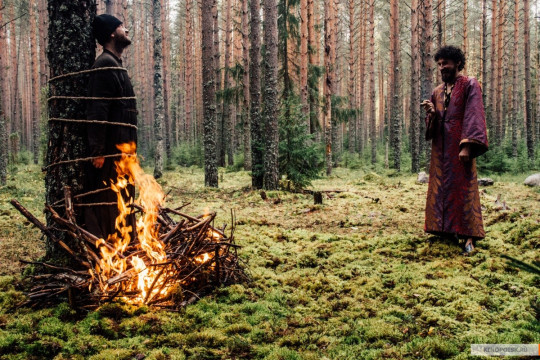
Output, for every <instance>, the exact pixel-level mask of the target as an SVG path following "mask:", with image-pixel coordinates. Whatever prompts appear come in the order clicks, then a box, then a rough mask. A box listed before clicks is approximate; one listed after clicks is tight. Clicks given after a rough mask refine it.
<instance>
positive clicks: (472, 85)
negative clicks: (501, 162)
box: [459, 78, 488, 159]
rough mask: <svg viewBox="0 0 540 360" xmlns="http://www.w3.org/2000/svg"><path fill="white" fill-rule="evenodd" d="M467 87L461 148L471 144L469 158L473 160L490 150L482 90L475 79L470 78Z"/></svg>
mask: <svg viewBox="0 0 540 360" xmlns="http://www.w3.org/2000/svg"><path fill="white" fill-rule="evenodd" d="M467 86H468V91H467V92H468V96H467V100H466V102H465V113H464V116H463V127H462V131H461V141H460V143H459V147H460V148H461V147H463V145H465V144H469V146H470V155H469V156H470V158H471V159H473V158H476V157H478V156H480V155H482V154H483V153H485V152H486V151H487V150H488V139H487V130H486V118H485V114H484V104H483V102H482V89H481V87H480V84H479V83H478V81H477V80H476V79H474V78H470V80H469V83H468V84H467Z"/></svg>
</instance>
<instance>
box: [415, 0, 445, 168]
mask: <svg viewBox="0 0 540 360" xmlns="http://www.w3.org/2000/svg"><path fill="white" fill-rule="evenodd" d="M421 4H422V5H423V6H421V7H420V8H421V10H422V12H421V13H419V15H420V19H421V20H419V21H420V23H421V24H422V26H421V28H422V32H421V34H420V52H421V56H420V61H421V62H420V66H421V69H422V71H421V72H420V85H421V90H420V98H421V99H422V100H429V99H431V92H432V91H433V57H432V49H433V46H432V44H433V41H432V34H433V33H432V20H433V6H432V0H421ZM442 4H444V1H442ZM439 6H441V5H439ZM422 20H423V21H422ZM437 73H439V71H437ZM425 132H426V127H425V123H424V121H420V131H419V134H418V135H419V136H420V144H421V147H420V150H421V152H425V153H426V168H427V169H429V161H430V157H431V146H430V144H429V143H428V142H426V141H425V140H424V134H425Z"/></svg>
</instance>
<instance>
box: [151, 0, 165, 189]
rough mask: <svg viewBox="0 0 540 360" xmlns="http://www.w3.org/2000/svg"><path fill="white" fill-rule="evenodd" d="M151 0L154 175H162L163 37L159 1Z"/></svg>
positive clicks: (157, 177)
mask: <svg viewBox="0 0 540 360" xmlns="http://www.w3.org/2000/svg"><path fill="white" fill-rule="evenodd" d="M162 1H163V0H152V6H153V7H152V9H153V18H154V21H153V41H154V139H155V141H156V148H155V153H154V162H155V163H154V177H155V178H156V179H159V178H160V177H162V176H163V150H164V149H163V122H164V113H165V111H164V109H163V37H162V34H161V2H162Z"/></svg>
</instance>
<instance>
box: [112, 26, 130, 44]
mask: <svg viewBox="0 0 540 360" xmlns="http://www.w3.org/2000/svg"><path fill="white" fill-rule="evenodd" d="M128 34H129V30H128V29H126V28H125V27H124V25H123V24H122V25H120V26H119V27H117V28H116V30H115V31H114V33H113V39H114V43H115V46H116V47H119V48H121V49H123V48H126V47H128V46H129V45H131V39H130V38H129V37H128Z"/></svg>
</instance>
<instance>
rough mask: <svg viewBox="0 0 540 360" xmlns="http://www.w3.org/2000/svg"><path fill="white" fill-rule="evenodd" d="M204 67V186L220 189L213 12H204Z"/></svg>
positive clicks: (205, 2) (206, 5)
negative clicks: (217, 155)
mask: <svg viewBox="0 0 540 360" xmlns="http://www.w3.org/2000/svg"><path fill="white" fill-rule="evenodd" d="M212 5H213V0H202V7H203V9H211V8H212ZM201 28H202V67H203V72H202V76H203V101H204V124H203V129H204V184H205V186H209V187H218V168H217V157H216V135H217V132H216V131H217V128H216V117H215V116H216V96H215V84H214V81H215V69H214V20H213V14H212V12H211V11H203V12H202V24H201Z"/></svg>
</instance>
